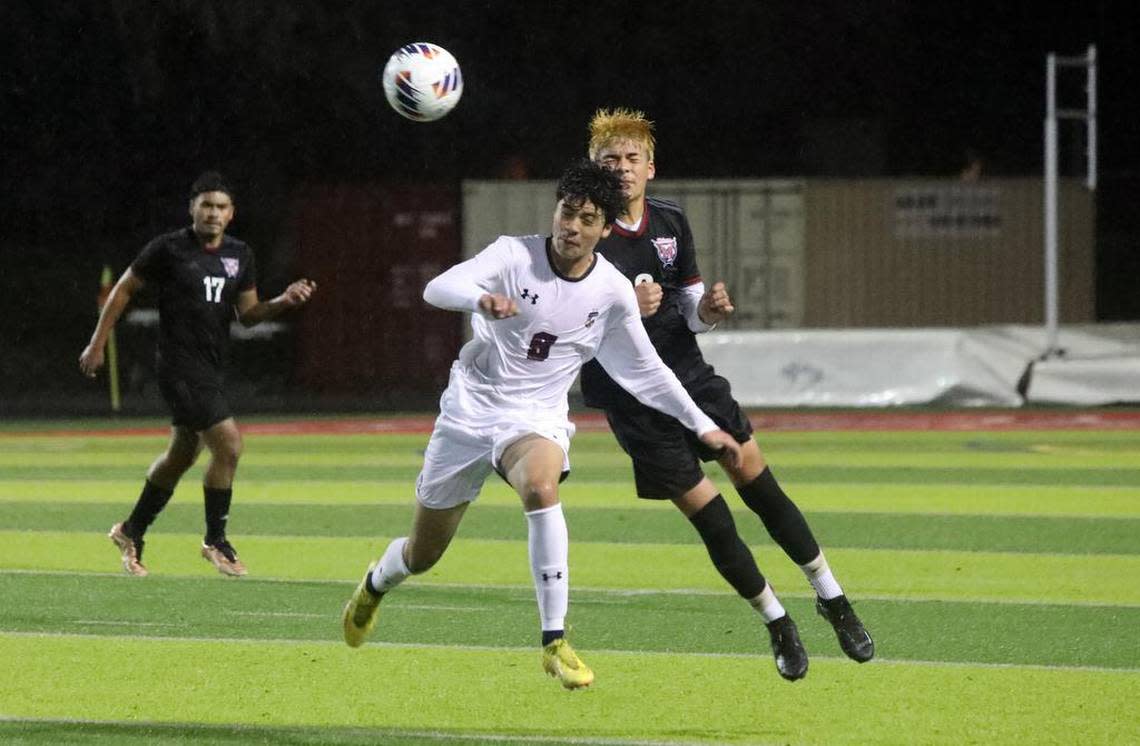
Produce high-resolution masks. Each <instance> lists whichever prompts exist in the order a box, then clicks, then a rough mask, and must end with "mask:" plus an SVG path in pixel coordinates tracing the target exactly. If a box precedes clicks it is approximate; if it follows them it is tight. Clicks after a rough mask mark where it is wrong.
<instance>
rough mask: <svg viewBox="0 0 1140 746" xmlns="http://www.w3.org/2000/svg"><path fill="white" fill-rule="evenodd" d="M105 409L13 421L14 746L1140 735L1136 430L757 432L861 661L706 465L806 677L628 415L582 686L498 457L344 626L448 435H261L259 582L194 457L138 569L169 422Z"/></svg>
mask: <svg viewBox="0 0 1140 746" xmlns="http://www.w3.org/2000/svg"><path fill="white" fill-rule="evenodd" d="M111 424H114V423H107V422H95V421H83V422H75V423H56V426H55V428H54V429H59V430H63V429H71V430H73V431H74V432H73V433H71V434H61V433H54V434H53V433H50V432H44V430H45V429H47V430H50V429H53V428H52V427H49V426H48V425H45V424H44V423H18V422H17V423H13V422H7V423H3V425H0V660H3V661H4V662H5V664H6V668H7V670H9V671H11V672H14V673H13V675H9V676H6V677H0V742H3V743H20V744H23V743H28V744H49V743H50V744H56V743H107V744H110V743H116V744H118V743H124V744H144V743H145V744H180V743H222V744H228V743H273V744H279V743H297V744H300V743H306V744H307V743H332V744H363V743H384V744H396V745H397V746H411V745H413V744H415V745H417V746H418V745H421V744H445V743H447V744H450V743H505V744H506V743H509V744H512V746H518V745H520V744H523V745H529V744H538V743H541V744H592V745H593V746H600V745H603V744H617V745H619V746H632V745H633V744H642V745H644V744H691V743H733V744H735V743H739V744H787V743H793V744H868V743H873V744H914V743H932V744H964V743H987V744H991V743H998V744H1007V743H1008V744H1014V743H1027V744H1029V743H1032V744H1047V743H1058V744H1069V743H1082V744H1084V743H1094V744H1096V743H1104V744H1118V743H1135V742H1140V726H1138V722H1140V721H1138V719H1137V718H1135V717H1134V716H1132V715H1131V714H1130V713H1131V711H1132V710H1133V709H1134V707H1135V705H1134V703H1135V702H1136V701H1137V700H1138V699H1140V538H1138V537H1140V531H1138V530H1137V529H1138V528H1140V436H1138V435H1137V433H1135V432H1134V431H1102V432H1097V431H1025V432H1016V431H1011V432H992V433H991V432H848V433H835V432H788V433H783V432H777V433H760V434H759V435H758V438H759V440H760V442H761V444H762V446H763V448H764V451H765V454H766V455H767V457H768V459H769V460H770V462H771V463H772V464H773V468H774V470H775V473H776V474H777V476H778V477H779V478H780V479H781V482H782V483H783V484H784V486H785V488H786V489H787V490H788V492H789V494H790V495H791V496H792V497H793V499H795V500H796V501H797V503H798V504H799V505H800V506H801V508H802V509H803V510H804V512H805V515H806V517H807V518H808V520H809V522H810V523H811V525H812V527H813V529H814V530H815V533H816V534H817V536H818V538H819V539H820V542H821V544H822V545H823V546H824V547H825V550H826V552H827V556H828V558H829V560H830V563H831V566H832V568H833V569H834V570H835V572H836V576H837V577H838V578H839V580H840V582H842V583H843V584H844V587H845V588H846V590H847V591H848V592H849V594H850V595H851V597H852V598H853V600H854V601H855V608H856V610H857V611H858V612H859V614H860V615H861V616H862V617H863V618H864V620H865V621H866V623H867V625H868V627H869V628H870V629H871V631H872V633H873V634H874V636H875V639H876V646H877V656H876V660H875V661H873V662H872V663H870V664H867V665H863V666H859V665H856V664H855V663H853V662H851V661H848V660H847V659H845V658H844V657H843V655H842V653H841V651H840V650H839V648H838V645H837V644H836V641H835V638H834V635H833V634H832V632H831V630H830V629H829V628H828V626H827V624H826V623H825V622H824V621H823V620H822V619H820V618H819V617H818V616H817V615H816V614H815V613H814V610H813V593H812V591H811V588H810V587H809V586H808V584H807V583H806V581H805V580H804V578H803V576H802V574H801V573H800V572H799V570H798V569H797V568H796V567H795V566H794V565H793V564H792V563H791V562H790V561H789V560H788V559H787V557H786V556H784V554H783V553H782V552H781V551H780V550H779V549H778V548H777V547H776V546H774V544H773V543H772V541H771V540H770V539H769V538H768V537H767V535H766V534H765V532H764V531H763V528H762V526H761V525H760V522H759V521H758V520H757V519H756V518H755V516H753V515H752V514H751V513H749V512H748V511H747V510H746V509H745V508H744V507H743V505H742V504H741V503H740V502H739V500H738V499H737V498H736V497H735V496H734V495H733V492H732V489H731V487H730V486H729V485H728V484H727V481H726V480H724V478H723V476H722V475H720V474H719V473H718V472H716V471H715V470H714V471H712V472H710V474H711V475H712V476H713V477H714V479H715V480H716V481H717V483H718V484H720V485H721V486H722V490H723V491H724V493H725V495H726V498H727V499H728V500H729V503H730V505H732V506H733V508H734V511H735V517H736V520H737V523H738V525H739V526H740V529H741V534H742V536H743V537H744V539H745V540H746V541H747V543H748V544H749V545H750V547H751V548H752V549H753V551H754V553H755V554H756V557H757V560H758V562H759V564H760V566H761V569H762V570H763V571H764V573H765V575H766V576H767V577H768V578H769V580H770V581H771V582H772V584H773V585H774V587H775V588H776V590H777V592H778V593H779V594H780V596H781V598H782V600H783V601H784V603H785V606H786V607H787V608H788V610H789V612H790V613H791V615H792V616H793V618H795V619H796V621H797V623H798V625H799V627H800V631H801V634H802V636H803V640H804V644H805V647H806V648H807V650H808V652H809V654H810V655H811V659H812V663H811V670H810V672H809V675H808V677H807V678H806V679H805V680H804V681H802V682H797V683H795V684H791V683H788V682H784V681H783V680H781V679H780V678H779V677H778V676H777V674H776V672H775V670H774V667H773V664H772V659H771V654H770V652H769V650H768V643H767V639H766V632H765V630H764V628H763V626H762V624H761V621H760V619H759V618H758V616H757V615H756V613H755V612H754V611H752V610H751V609H750V608H749V607H748V605H747V604H746V603H744V602H743V601H742V600H741V599H739V598H738V597H736V596H735V595H734V594H733V593H732V591H731V589H730V588H729V587H728V586H727V585H726V584H725V583H724V581H723V580H722V579H721V578H720V577H719V576H718V575H717V574H716V572H715V570H713V568H712V567H711V565H710V563H709V561H708V558H707V555H706V554H705V550H704V548H703V547H702V546H701V545H700V543H699V542H698V540H697V538H696V535H695V533H694V532H693V530H692V528H691V527H690V526H689V525H688V523H687V521H685V519H684V518H683V517H682V516H680V514H679V513H677V511H676V510H675V509H673V508H672V507H671V506H669V505H668V504H661V503H655V502H650V501H643V500H637V499H636V498H635V497H634V491H633V486H632V479H631V476H630V469H629V464H628V462H627V460H626V459H625V457H624V455H623V454H622V453H621V452H620V450H619V449H618V448H617V447H616V445H615V443H614V441H613V439H612V437H611V436H610V435H609V434H608V433H589V432H583V433H579V435H578V436H577V437H576V438H575V440H574V445H573V448H572V452H571V459H572V463H573V471H572V475H571V479H570V480H569V481H568V482H566V483H565V484H564V485H563V488H562V498H563V502H564V504H565V507H566V515H567V520H568V522H569V525H570V535H571V583H572V591H571V609H570V616H569V622H570V624H571V630H570V636H571V639H572V640H573V642H574V643H575V645H576V646H577V647H578V648H579V650H580V651H581V652H582V655H583V657H584V658H585V659H586V660H587V661H588V662H589V663H590V664H591V665H592V666H593V667H594V668H595V670H596V671H597V673H598V680H597V682H596V684H595V685H594V687H592V688H591V689H590V690H588V691H585V692H573V693H569V692H565V691H562V690H561V689H560V687H558V686H557V684H556V683H555V682H553V681H551V680H549V679H547V678H546V677H544V676H543V675H542V672H541V668H540V666H539V658H538V631H537V618H536V613H535V605H534V591H533V588H532V586H531V581H530V577H529V568H528V564H527V559H526V535H525V521H524V520H523V518H522V516H521V513H520V510H519V507H518V498H517V497H516V496H515V495H514V494H513V493H512V492H511V491H510V489H509V488H507V487H506V486H505V485H504V484H502V483H501V482H500V481H499V480H498V479H492V480H490V481H488V483H487V485H486V487H485V489H484V492H483V495H482V496H481V498H480V500H479V501H478V503H477V504H476V505H475V506H473V508H472V509H471V510H470V511H469V512H468V514H467V517H466V518H465V520H464V523H463V525H462V527H461V529H460V532H459V536H458V537H457V539H456V541H455V543H454V544H453V546H452V548H451V549H450V550H449V552H448V554H447V555H446V556H445V557H444V559H443V561H442V562H441V563H440V564H439V566H438V567H437V568H436V569H435V570H433V571H432V572H430V573H428V574H427V575H425V576H420V577H416V578H412V579H410V580H409V581H408V582H407V583H406V584H405V586H404V587H402V588H400V589H399V590H397V591H396V592H394V593H393V594H392V595H391V597H390V598H388V599H386V600H385V602H384V603H383V604H382V607H381V610H382V615H381V622H380V625H379V626H378V628H377V631H376V633H375V635H374V637H373V641H372V642H371V643H370V644H368V645H366V646H365V647H364V648H363V649H360V650H350V649H349V648H347V647H346V646H344V645H343V643H342V642H341V641H340V628H339V624H340V621H339V615H340V609H341V607H342V605H343V603H344V601H345V600H346V599H347V597H348V595H349V593H350V592H351V590H352V588H353V586H354V585H355V583H356V582H357V581H358V580H359V577H360V574H361V572H362V571H363V569H364V567H365V565H366V564H367V563H368V561H369V560H371V559H374V558H375V557H376V556H378V555H379V554H380V553H381V552H382V551H383V549H384V547H385V546H386V545H387V542H388V541H389V540H390V539H391V538H392V537H393V536H396V535H400V534H403V533H405V532H406V530H407V526H408V523H409V520H410V515H411V512H410V511H411V504H412V483H413V481H414V479H415V476H416V473H417V472H418V469H419V465H420V458H421V454H422V449H423V446H424V444H425V443H426V441H427V436H426V435H425V434H422V433H419V434H409V435H394V434H386V435H369V434H353V435H265V434H248V433H247V436H246V451H245V456H244V458H243V462H242V464H241V466H240V467H239V471H238V481H237V484H236V489H235V502H234V508H233V511H232V518H231V524H230V525H231V535H232V537H233V539H234V542H235V544H236V545H237V546H238V548H239V550H240V551H241V554H242V558H243V559H244V560H245V561H246V563H247V564H248V565H249V566H250V568H251V576H250V577H248V578H243V579H237V580H235V579H229V578H223V577H220V576H219V575H218V574H217V573H216V572H215V571H214V570H213V568H212V567H211V566H210V565H208V564H207V563H206V562H204V561H203V560H202V559H201V557H199V556H198V546H199V543H200V540H201V538H200V533H201V528H202V517H201V511H202V507H201V500H202V498H201V488H200V486H199V485H198V484H197V482H199V481H200V479H201V470H202V465H201V464H199V465H198V466H197V467H195V468H194V470H192V472H191V473H190V474H188V475H187V477H186V479H185V481H184V482H183V484H182V485H181V486H180V487H179V489H178V491H177V492H176V495H175V498H174V501H173V502H172V504H171V506H170V507H169V509H168V510H167V511H166V512H165V513H164V514H163V515H162V516H161V518H160V519H159V521H158V522H157V523H156V525H155V526H154V528H153V530H152V532H151V533H150V534H148V537H147V539H148V542H147V547H146V551H145V555H144V559H145V561H146V562H147V564H148V566H149V567H150V568H151V570H152V573H153V574H152V575H151V577H148V578H130V577H126V576H125V575H123V574H122V573H121V572H120V571H119V569H118V561H117V553H116V550H115V549H114V547H113V546H112V545H111V543H110V542H109V541H108V540H107V538H106V536H105V534H106V531H107V529H108V528H109V527H110V525H111V523H113V522H114V521H116V520H121V519H122V518H123V517H124V516H125V514H126V512H127V511H129V509H130V506H131V504H132V503H133V500H134V498H135V497H136V496H137V493H138V489H139V487H140V486H141V480H142V476H143V474H144V473H145V470H146V468H147V466H148V465H149V464H150V462H151V461H152V460H153V458H154V457H155V456H156V455H157V454H158V453H159V452H160V451H161V449H162V448H163V447H164V444H165V442H166V439H165V438H164V437H163V436H161V435H129V436H107V435H93V434H84V432H94V431H97V430H102V429H105V428H107V427H108V426H109V425H111ZM130 424H132V425H134V426H140V427H148V426H154V425H155V424H156V423H154V422H153V421H139V422H134V423H130ZM158 424H159V425H160V426H161V423H158ZM37 430H38V431H39V432H36V431H37Z"/></svg>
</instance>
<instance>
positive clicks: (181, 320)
mask: <svg viewBox="0 0 1140 746" xmlns="http://www.w3.org/2000/svg"><path fill="white" fill-rule="evenodd" d="M131 271H132V272H134V273H135V274H136V275H138V276H139V277H140V278H141V279H142V280H143V282H145V283H146V285H147V287H148V288H151V289H152V291H153V292H155V293H156V295H157V299H158V312H159V326H158V372H159V375H160V376H174V377H177V378H180V379H184V380H191V381H200V382H203V383H219V384H220V382H221V378H222V371H223V368H224V365H225V360H226V350H227V347H228V345H229V337H230V322H232V321H233V320H234V318H235V310H234V309H235V307H236V305H237V300H238V294H239V293H241V292H242V291H244V290H249V289H251V288H253V287H254V286H255V274H254V260H253V251H252V250H250V248H249V246H247V245H246V244H245V243H244V242H242V241H239V240H237V239H235V238H230V237H229V236H223V238H222V243H221V245H220V246H218V248H217V249H207V248H204V247H203V246H202V245H201V244H200V243H199V242H198V240H197V238H196V237H195V235H194V232H193V230H192V229H190V228H184V229H182V230H179V231H174V232H172V233H167V234H164V235H162V236H159V237H158V238H155V239H154V240H153V241H151V242H150V243H148V244H147V245H146V246H145V247H144V248H143V250H142V252H141V253H140V254H139V255H138V258H137V259H135V261H134V263H133V264H131Z"/></svg>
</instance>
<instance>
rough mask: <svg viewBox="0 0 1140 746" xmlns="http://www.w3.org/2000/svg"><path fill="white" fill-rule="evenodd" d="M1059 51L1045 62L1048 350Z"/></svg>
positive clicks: (1052, 329)
mask: <svg viewBox="0 0 1140 746" xmlns="http://www.w3.org/2000/svg"><path fill="white" fill-rule="evenodd" d="M1057 327H1058V316H1057V55H1056V54H1053V53H1052V52H1050V53H1049V55H1048V57H1047V58H1046V62H1045V352H1044V357H1049V356H1050V355H1052V354H1053V353H1054V352H1055V351H1056V349H1057V336H1058V329H1057Z"/></svg>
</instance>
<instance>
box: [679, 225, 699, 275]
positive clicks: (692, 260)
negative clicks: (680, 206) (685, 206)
mask: <svg viewBox="0 0 1140 746" xmlns="http://www.w3.org/2000/svg"><path fill="white" fill-rule="evenodd" d="M677 218H678V222H679V223H680V228H681V245H680V247H678V250H677V255H678V256H677V269H678V270H680V271H679V272H678V277H679V279H680V281H681V285H683V286H684V285H692V284H693V283H695V282H698V281H699V280H700V279H701V271H700V270H699V269H697V247H696V246H695V245H694V244H693V229H692V228H690V227H689V219H688V218H687V217H686V216H685V213H683V212H678V213H677Z"/></svg>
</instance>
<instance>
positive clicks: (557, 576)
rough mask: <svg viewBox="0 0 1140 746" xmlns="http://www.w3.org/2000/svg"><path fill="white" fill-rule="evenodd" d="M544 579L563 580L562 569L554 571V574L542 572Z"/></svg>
mask: <svg viewBox="0 0 1140 746" xmlns="http://www.w3.org/2000/svg"><path fill="white" fill-rule="evenodd" d="M542 579H543V580H562V571H561V570H559V571H558V572H556V573H554V574H553V575H548V574H546V573H542Z"/></svg>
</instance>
